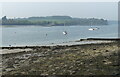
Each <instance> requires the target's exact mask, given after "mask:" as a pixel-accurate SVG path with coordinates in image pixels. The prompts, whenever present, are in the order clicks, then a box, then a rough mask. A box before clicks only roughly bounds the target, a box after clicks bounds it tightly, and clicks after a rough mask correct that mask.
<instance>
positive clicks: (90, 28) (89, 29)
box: [88, 27, 99, 30]
mask: <svg viewBox="0 0 120 77" xmlns="http://www.w3.org/2000/svg"><path fill="white" fill-rule="evenodd" d="M97 29H99V28H97V27H96V28H89V29H88V30H97Z"/></svg>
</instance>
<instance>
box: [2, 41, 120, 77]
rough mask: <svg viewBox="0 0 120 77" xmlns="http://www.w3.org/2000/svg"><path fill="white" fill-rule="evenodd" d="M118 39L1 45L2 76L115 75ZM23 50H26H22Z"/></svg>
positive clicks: (116, 73)
mask: <svg viewBox="0 0 120 77" xmlns="http://www.w3.org/2000/svg"><path fill="white" fill-rule="evenodd" d="M119 47H120V41H115V42H111V43H110V42H109V43H98V44H85V45H71V46H68V45H65V46H29V47H27V46H26V47H3V48H2V52H4V50H5V49H7V50H13V51H15V49H21V50H23V51H22V52H17V53H8V54H1V55H2V75H6V76H10V75H119V74H120V73H119V68H120V66H119V61H118V60H119V54H120V48H119ZM24 49H30V50H29V51H26V50H24Z"/></svg>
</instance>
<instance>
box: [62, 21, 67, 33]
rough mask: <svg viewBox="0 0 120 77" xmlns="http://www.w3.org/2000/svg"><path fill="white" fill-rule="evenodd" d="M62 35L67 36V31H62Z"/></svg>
mask: <svg viewBox="0 0 120 77" xmlns="http://www.w3.org/2000/svg"><path fill="white" fill-rule="evenodd" d="M64 26H65V23H64ZM63 35H67V31H63Z"/></svg>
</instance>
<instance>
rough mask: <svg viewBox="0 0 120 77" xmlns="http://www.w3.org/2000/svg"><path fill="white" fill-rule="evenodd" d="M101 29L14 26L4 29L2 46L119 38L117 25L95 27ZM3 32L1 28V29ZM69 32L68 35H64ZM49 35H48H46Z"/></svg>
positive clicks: (87, 27)
mask: <svg viewBox="0 0 120 77" xmlns="http://www.w3.org/2000/svg"><path fill="white" fill-rule="evenodd" d="M94 27H98V28H100V29H98V30H94V31H89V30H88V29H89V28H90V26H74V25H73V26H64V27H61V26H52V27H42V26H34V25H33V26H12V27H2V38H0V40H2V43H1V45H0V46H9V45H11V46H26V45H50V44H52V43H54V44H61V43H63V42H70V41H76V40H79V39H81V38H90V37H102V38H116V37H118V26H117V24H111V25H107V26H94ZM0 31H1V28H0ZM63 31H67V33H68V34H67V35H63V33H62V32H63ZM46 34H47V35H46Z"/></svg>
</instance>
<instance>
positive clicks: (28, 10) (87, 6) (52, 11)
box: [0, 2, 118, 20]
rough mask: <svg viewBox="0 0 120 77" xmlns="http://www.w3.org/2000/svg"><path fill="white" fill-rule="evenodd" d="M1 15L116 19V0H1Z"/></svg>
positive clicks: (11, 16)
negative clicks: (3, 0) (7, 0)
mask: <svg viewBox="0 0 120 77" xmlns="http://www.w3.org/2000/svg"><path fill="white" fill-rule="evenodd" d="M0 6H1V8H0V10H2V13H0V14H2V16H7V17H8V18H14V17H15V18H17V17H31V16H53V15H61V16H63V15H67V16H71V17H78V18H103V19H107V20H117V19H118V3H117V2H3V3H2V4H0Z"/></svg>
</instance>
